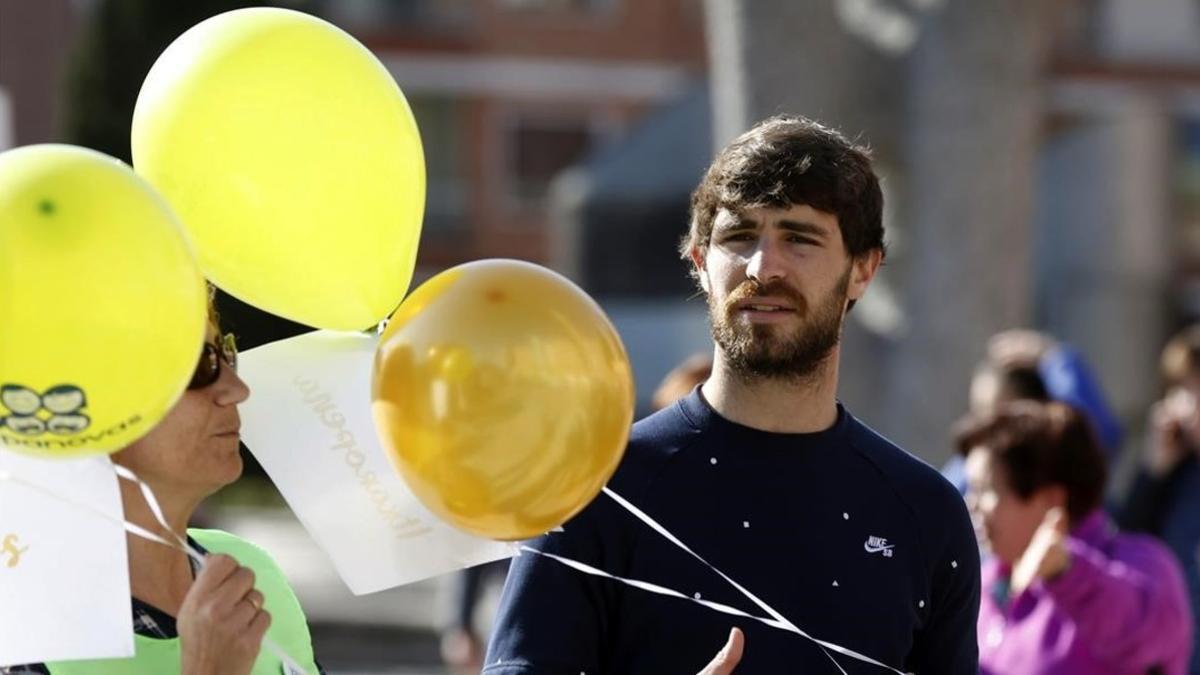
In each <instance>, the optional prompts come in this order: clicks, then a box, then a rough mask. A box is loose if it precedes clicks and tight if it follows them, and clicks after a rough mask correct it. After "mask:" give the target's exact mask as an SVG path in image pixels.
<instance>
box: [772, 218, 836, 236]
mask: <svg viewBox="0 0 1200 675" xmlns="http://www.w3.org/2000/svg"><path fill="white" fill-rule="evenodd" d="M779 227H780V228H782V229H785V230H789V231H791V232H797V233H800V234H811V235H814V236H817V237H820V238H822V239H825V238H827V237H829V231H828V230H826V229H825V228H823V227H821V226H820V225H817V224H816V223H810V222H808V221H804V220H781V221H779Z"/></svg>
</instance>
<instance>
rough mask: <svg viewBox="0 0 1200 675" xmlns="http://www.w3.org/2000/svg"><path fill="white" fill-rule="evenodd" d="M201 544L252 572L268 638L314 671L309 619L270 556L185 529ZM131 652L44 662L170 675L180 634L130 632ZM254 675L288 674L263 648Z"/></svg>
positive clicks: (111, 674) (60, 669) (91, 673)
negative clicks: (266, 615) (120, 656)
mask: <svg viewBox="0 0 1200 675" xmlns="http://www.w3.org/2000/svg"><path fill="white" fill-rule="evenodd" d="M188 534H189V535H191V536H192V538H193V539H195V540H196V542H197V543H199V544H200V545H201V546H203V547H204V548H205V549H207V550H208V551H209V552H210V553H224V554H226V555H229V556H232V557H233V558H234V559H235V560H237V561H238V563H239V564H241V565H243V566H245V567H249V568H250V569H251V570H253V571H254V579H255V581H254V587H255V588H257V589H258V590H259V592H261V593H262V594H263V598H264V601H263V609H265V610H266V611H268V612H270V614H271V627H270V628H269V629H267V636H268V637H270V638H271V639H272V640H274V641H275V644H277V645H279V647H280V648H281V649H282V650H283V651H284V652H285V653H286V654H288V656H290V657H291V658H292V660H294V661H295V662H296V663H298V664H300V666H302V667H303V668H304V672H306V673H309V675H316V673H317V666H316V663H315V661H314V658H313V650H312V638H311V637H310V636H309V634H308V621H307V619H305V618H304V611H303V610H301V609H300V603H299V601H297V600H296V595H295V594H294V593H292V589H291V587H289V586H288V583H287V579H286V578H285V577H284V576H283V572H282V571H280V569H279V566H278V565H276V564H275V561H274V560H272V559H271V556H270V555H268V554H267V552H266V551H264V550H262V549H261V548H259V547H257V546H255V545H254V544H251V543H250V542H248V541H245V540H243V539H239V538H238V537H235V536H233V535H232V534H229V533H228V532H222V531H220V530H188ZM134 646H135V649H136V652H135V655H134V656H133V657H132V658H128V659H103V660H95V661H61V662H57V663H47V664H46V667H47V668H48V669H49V670H50V672H51V673H53V674H54V675H171V674H172V673H178V672H180V664H179V638H177V637H176V638H172V639H169V640H163V639H156V638H149V637H143V636H141V635H135V636H134ZM251 673H252V674H253V675H280V673H285V674H286V675H291V674H290V673H287V671H285V670H284V668H283V663H282V662H281V661H280V660H279V658H278V657H276V656H275V655H274V653H272V652H271V651H270V650H269V649H267V648H266V647H264V648H263V649H262V650H261V651H259V653H258V660H257V661H255V662H254V669H253V670H252V671H251Z"/></svg>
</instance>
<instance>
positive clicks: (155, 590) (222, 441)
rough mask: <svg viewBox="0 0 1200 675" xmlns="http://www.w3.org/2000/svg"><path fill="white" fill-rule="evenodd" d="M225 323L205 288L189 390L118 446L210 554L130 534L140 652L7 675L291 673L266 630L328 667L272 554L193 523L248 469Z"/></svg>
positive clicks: (128, 497) (135, 505)
mask: <svg viewBox="0 0 1200 675" xmlns="http://www.w3.org/2000/svg"><path fill="white" fill-rule="evenodd" d="M218 325H219V324H218V318H217V315H216V310H215V308H214V306H213V304H212V297H211V295H210V298H209V324H208V332H207V335H206V336H205V342H204V346H203V349H202V351H201V353H200V356H199V360H198V363H197V364H196V371H195V373H193V375H192V379H191V382H189V383H188V386H187V390H186V391H185V392H184V393H183V395H182V396H181V397H180V399H179V400H178V401H177V402H176V403H175V405H174V406H173V407H172V408H171V410H170V411H169V412H168V413H167V415H166V416H165V417H164V418H163V419H162V421H160V422H159V423H158V424H157V425H156V426H155V427H154V428H153V429H152V430H151V431H150V432H149V433H148V434H146V435H145V436H143V437H142V438H140V439H138V440H137V441H135V442H134V443H133V444H132V445H130V446H129V447H127V448H124V449H123V450H121V451H119V452H117V453H116V454H114V455H113V456H112V459H113V461H114V462H115V463H117V464H120V465H122V466H124V467H126V468H128V469H130V470H131V471H132V472H133V473H134V474H136V475H137V476H138V477H139V478H141V479H142V480H143V481H145V482H146V483H147V484H148V485H149V486H150V487H151V489H152V490H153V491H154V494H155V496H156V498H157V500H158V502H159V505H160V506H161V508H162V512H163V515H164V516H165V520H166V522H167V524H168V525H169V526H170V527H171V530H173V531H174V532H176V533H184V532H186V534H187V539H188V542H189V543H190V544H191V545H192V547H193V548H195V549H197V550H198V551H200V552H202V553H205V554H207V557H206V558H205V562H204V564H203V565H202V566H201V565H199V564H197V563H195V562H194V561H193V560H192V559H191V558H189V557H188V555H187V554H185V553H184V552H182V551H180V550H176V549H174V548H171V547H169V546H165V545H163V544H161V543H159V542H154V541H150V540H147V539H143V538H141V537H138V536H135V535H133V534H129V535H126V541H127V545H128V547H129V580H130V586H131V591H132V595H133V597H132V608H133V621H132V626H133V632H134V645H135V648H136V652H135V655H134V656H133V657H132V658H128V659H106V660H96V661H66V662H59V663H45V664H30V665H24V666H13V667H8V668H0V673H3V675H17V674H22V675H24V674H29V673H41V674H45V673H51V674H52V675H77V674H78V675H108V674H112V675H118V674H120V675H171V674H172V673H183V674H185V675H246V674H248V673H253V674H254V675H267V674H270V675H276V674H277V673H281V672H282V673H287V675H294V673H295V671H294V670H287V669H285V667H284V664H283V663H282V662H281V661H280V660H279V659H278V658H277V657H276V656H275V655H274V654H273V653H271V652H270V651H269V650H266V649H263V648H262V643H263V638H264V637H265V636H268V635H269V636H270V637H271V639H272V640H273V641H274V642H275V643H276V644H277V645H279V646H280V647H281V648H282V650H283V651H284V652H285V653H286V654H288V656H290V657H291V658H292V659H294V660H295V661H296V662H297V663H298V664H299V665H300V666H301V667H302V668H304V670H303V671H302V672H304V673H309V674H312V673H319V672H323V671H321V669H320V666H319V665H318V664H317V662H316V660H315V658H314V656H313V648H312V639H311V637H310V635H309V631H308V622H307V620H306V618H305V616H304V612H303V610H301V608H300V603H299V602H298V601H297V600H296V596H295V594H294V593H293V592H292V590H291V588H290V586H289V585H288V583H287V580H286V578H285V577H284V575H283V572H282V571H281V570H280V569H279V567H278V566H277V565H276V564H275V561H274V560H272V559H271V557H270V555H268V554H267V552H266V551H264V550H262V549H260V548H258V547H257V546H255V545H253V544H251V543H250V542H247V541H245V540H242V539H239V538H238V537H235V536H234V535H232V534H229V533H227V532H221V531H219V530H198V529H188V524H189V523H190V522H191V518H192V514H193V513H194V512H195V511H196V508H197V507H198V506H199V505H200V503H201V502H202V501H204V500H205V499H206V498H207V497H209V496H210V495H212V494H213V493H215V492H216V491H217V490H219V489H221V488H222V487H224V486H226V485H229V484H230V483H233V482H234V481H236V480H237V479H238V477H239V476H240V475H241V473H242V458H241V455H240V454H239V451H238V437H239V430H240V427H241V422H240V419H239V417H238V411H237V406H238V404H240V403H241V402H242V401H245V400H246V398H247V397H249V395H250V390H249V388H248V387H247V386H246V383H245V382H243V381H242V380H241V379H240V378H239V377H238V376H237V371H236V365H237V351H236V347H235V346H234V343H233V339H232V336H230V335H222V334H221V333H220V330H219V328H218ZM120 488H121V504H122V508H123V510H124V513H125V518H126V519H127V520H128V521H129V522H132V523H134V524H137V525H140V526H141V527H142V528H144V529H146V530H149V531H151V532H154V533H155V534H158V535H159V536H162V537H163V538H166V539H168V540H171V541H173V540H175V535H174V534H172V533H168V532H164V531H163V529H162V527H161V526H160V525H159V524H158V521H157V519H156V518H155V516H154V514H153V513H152V512H151V509H150V506H149V504H147V503H146V501H145V500H144V499H143V498H142V494H141V491H140V489H139V488H138V486H137V485H135V484H132V483H130V482H129V481H124V480H122V481H120Z"/></svg>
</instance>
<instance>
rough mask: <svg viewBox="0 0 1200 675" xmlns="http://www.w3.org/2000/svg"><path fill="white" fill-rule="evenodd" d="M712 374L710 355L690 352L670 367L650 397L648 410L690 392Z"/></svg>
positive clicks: (666, 403) (676, 399) (660, 407)
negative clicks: (689, 354)
mask: <svg viewBox="0 0 1200 675" xmlns="http://www.w3.org/2000/svg"><path fill="white" fill-rule="evenodd" d="M710 375H712V355H711V354H692V355H691V356H689V357H687V358H686V359H684V360H683V361H681V362H680V363H679V365H677V366H675V367H674V368H672V369H671V372H669V373H667V374H666V376H664V377H663V379H662V381H661V382H659V383H658V387H657V388H656V389H655V390H654V395H653V396H652V397H650V410H651V412H657V411H659V410H662V409H663V408H665V407H667V406H669V405H671V404H672V403H674V402H676V401H678V400H679V399H681V398H683V397H685V396H687V395H688V394H690V393H692V390H693V389H695V388H696V387H698V386H700V385H702V384H704V381H705V380H707V379H708V377H709V376H710Z"/></svg>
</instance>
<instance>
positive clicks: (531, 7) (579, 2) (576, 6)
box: [497, 0, 617, 13]
mask: <svg viewBox="0 0 1200 675" xmlns="http://www.w3.org/2000/svg"><path fill="white" fill-rule="evenodd" d="M497 4H498V5H499V6H500V7H503V8H505V9H512V10H522V11H541V12H545V11H550V12H593V13H594V12H608V11H611V10H612V9H613V7H614V6H615V5H616V4H617V0H497Z"/></svg>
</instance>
